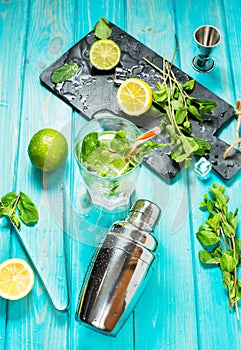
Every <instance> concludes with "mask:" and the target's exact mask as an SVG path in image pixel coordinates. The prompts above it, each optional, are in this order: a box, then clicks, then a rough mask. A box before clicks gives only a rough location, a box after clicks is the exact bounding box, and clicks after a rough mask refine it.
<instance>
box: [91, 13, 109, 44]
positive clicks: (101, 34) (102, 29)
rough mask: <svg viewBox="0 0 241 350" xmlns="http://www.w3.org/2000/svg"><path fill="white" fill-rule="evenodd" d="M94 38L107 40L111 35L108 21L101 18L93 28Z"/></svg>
mask: <svg viewBox="0 0 241 350" xmlns="http://www.w3.org/2000/svg"><path fill="white" fill-rule="evenodd" d="M94 32H95V36H96V38H98V39H108V38H109V37H110V35H111V33H112V29H111V28H110V25H109V21H108V20H107V19H106V18H103V17H101V18H100V20H99V21H98V22H97V23H96V25H95V26H94Z"/></svg>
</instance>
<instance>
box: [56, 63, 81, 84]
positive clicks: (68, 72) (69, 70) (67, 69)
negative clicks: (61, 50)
mask: <svg viewBox="0 0 241 350" xmlns="http://www.w3.org/2000/svg"><path fill="white" fill-rule="evenodd" d="M79 68H80V66H79V65H78V64H77V63H76V62H68V63H65V64H64V65H62V66H61V67H59V68H57V69H55V70H54V71H53V73H52V75H51V81H52V82H53V83H55V84H57V83H63V82H65V81H66V80H69V79H71V78H72V77H74V76H75V75H76V74H77V72H78V70H79Z"/></svg>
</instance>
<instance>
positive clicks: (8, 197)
mask: <svg viewBox="0 0 241 350" xmlns="http://www.w3.org/2000/svg"><path fill="white" fill-rule="evenodd" d="M17 197H18V195H17V193H16V192H9V193H7V194H5V196H3V197H2V198H1V203H2V205H3V206H4V207H11V208H12V207H13V205H14V203H15V201H16V199H17Z"/></svg>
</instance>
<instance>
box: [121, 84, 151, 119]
mask: <svg viewBox="0 0 241 350" xmlns="http://www.w3.org/2000/svg"><path fill="white" fill-rule="evenodd" d="M116 97H117V102H118V104H119V107H120V109H121V110H122V111H123V112H125V113H126V114H128V115H133V116H139V115H141V114H143V113H145V112H147V111H148V109H149V108H150V107H151V104H152V89H151V88H150V86H149V85H148V84H147V83H146V82H145V81H143V80H141V79H138V78H130V79H126V80H125V81H124V82H123V83H122V84H121V85H120V86H119V88H118V91H117V96H116Z"/></svg>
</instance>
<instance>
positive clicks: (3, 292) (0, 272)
mask: <svg viewBox="0 0 241 350" xmlns="http://www.w3.org/2000/svg"><path fill="white" fill-rule="evenodd" d="M33 285H34V273H33V270H32V269H31V267H30V266H29V265H28V264H27V263H26V261H24V260H22V259H19V258H14V259H8V260H6V261H4V262H3V263H1V264H0V296H1V297H2V298H5V299H9V300H18V299H21V298H23V297H25V296H26V295H27V294H28V293H29V292H30V291H31V289H32V288H33Z"/></svg>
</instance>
